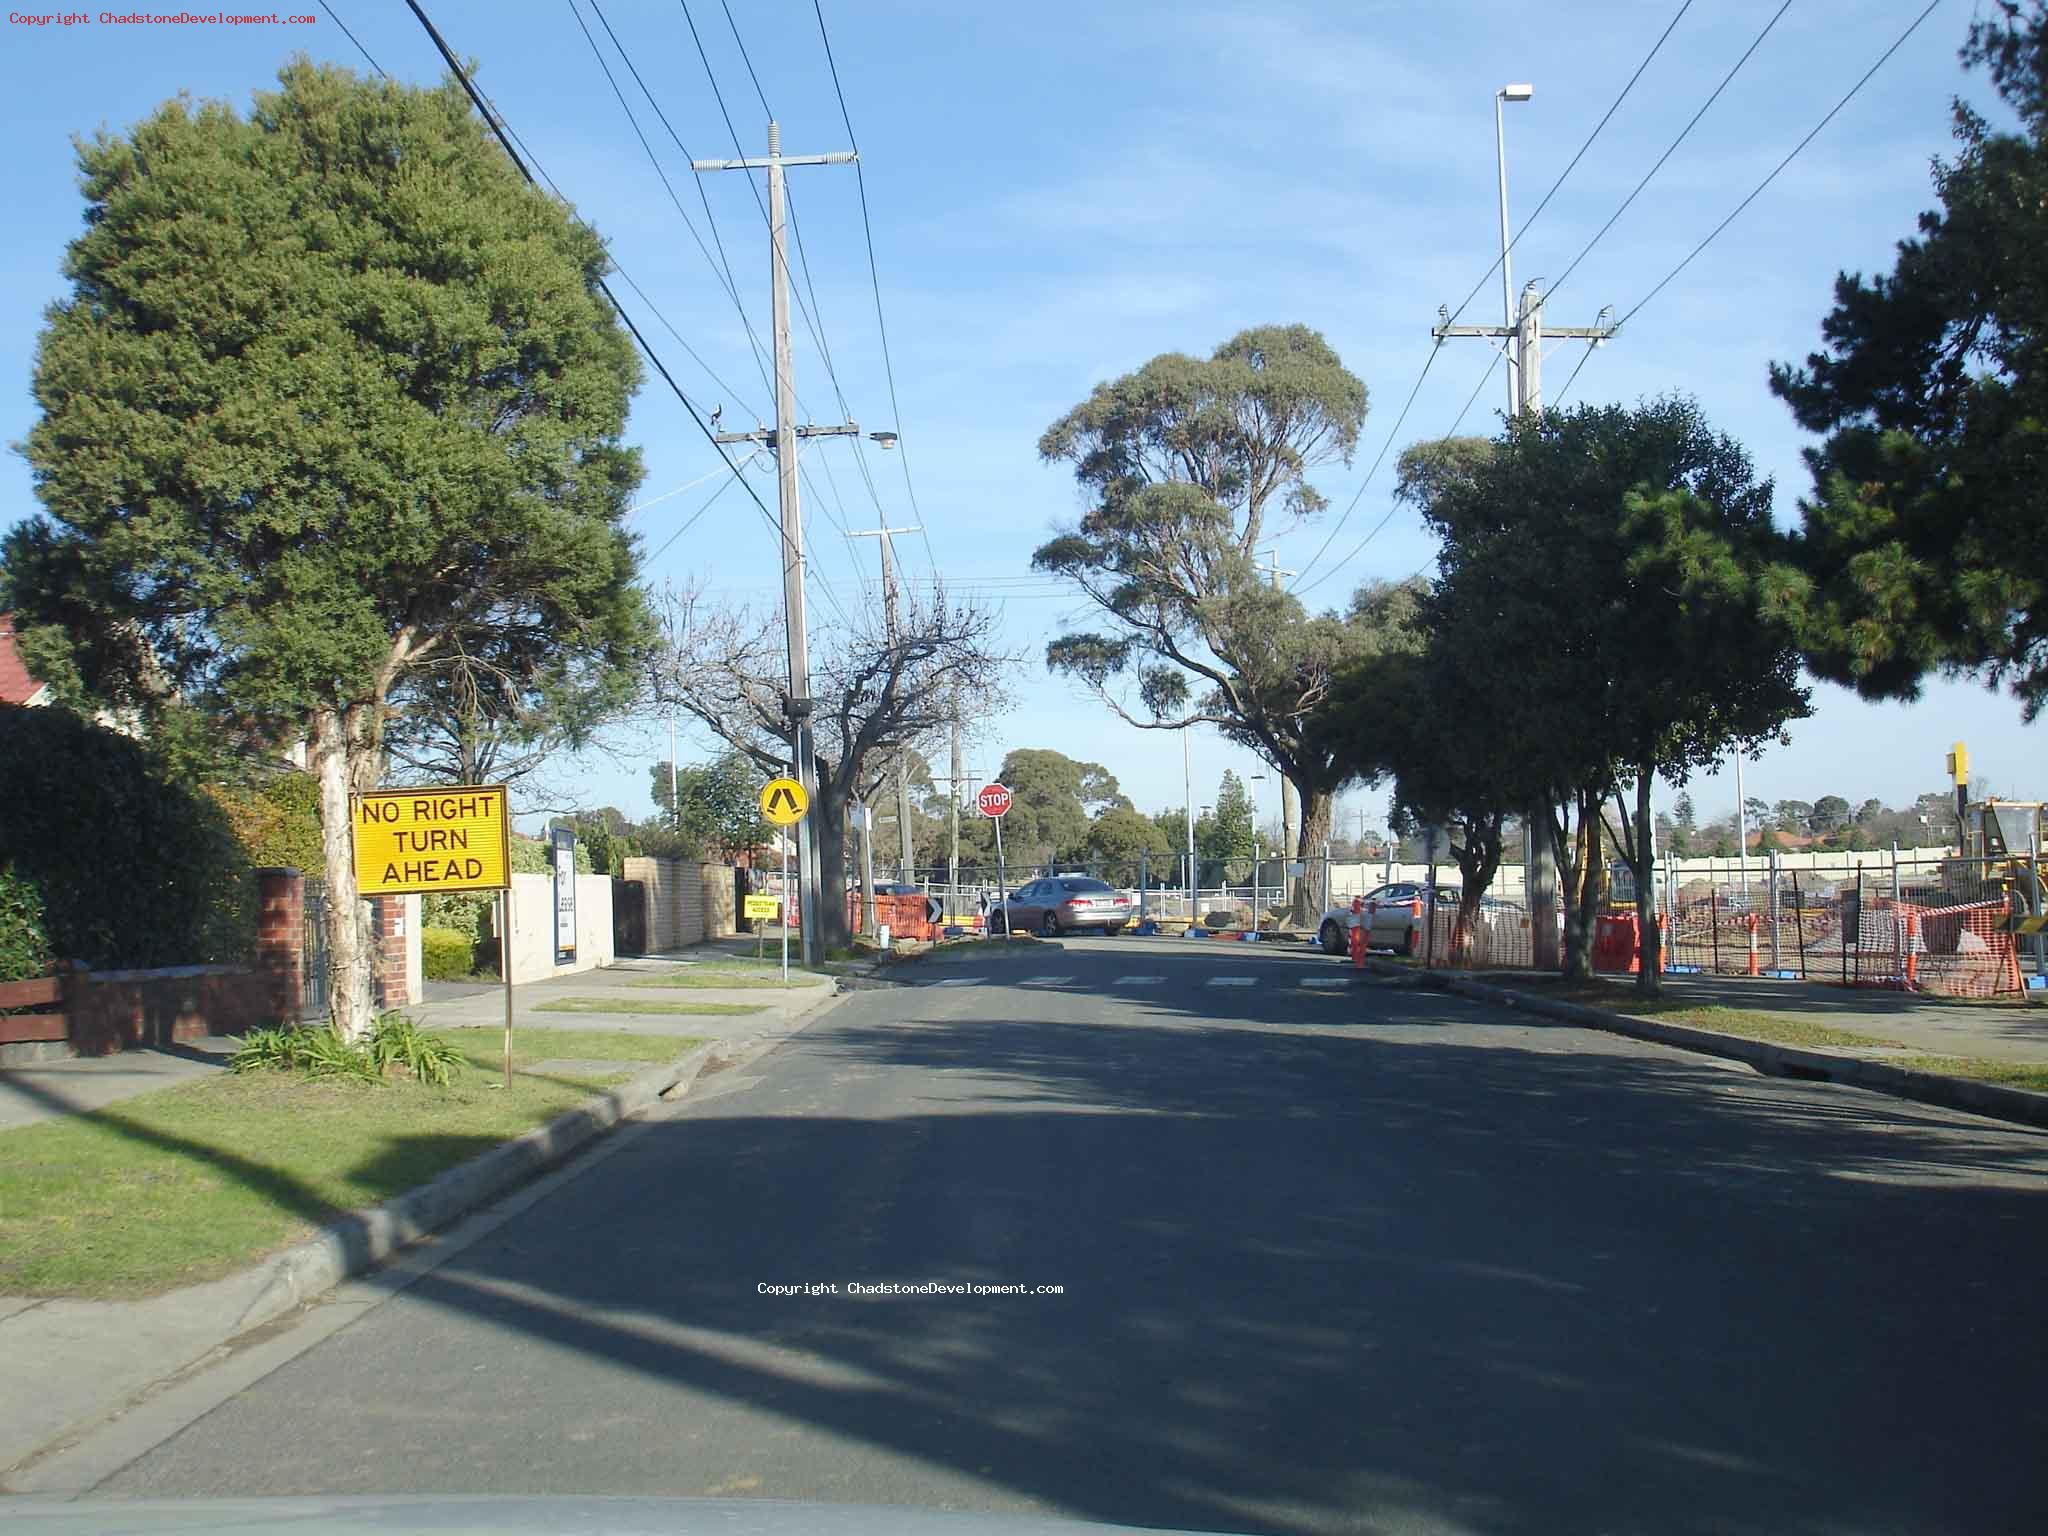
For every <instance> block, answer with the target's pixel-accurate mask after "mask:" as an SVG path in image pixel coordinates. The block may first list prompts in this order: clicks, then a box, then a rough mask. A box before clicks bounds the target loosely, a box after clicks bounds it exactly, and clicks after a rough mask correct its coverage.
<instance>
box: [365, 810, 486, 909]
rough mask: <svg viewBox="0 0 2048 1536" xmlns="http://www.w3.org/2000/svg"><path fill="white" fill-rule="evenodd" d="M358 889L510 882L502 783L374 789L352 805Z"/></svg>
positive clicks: (385, 891) (381, 892) (482, 887)
mask: <svg viewBox="0 0 2048 1536" xmlns="http://www.w3.org/2000/svg"><path fill="white" fill-rule="evenodd" d="M349 831H350V833H351V834H352V835H353V840H354V846H355V860H356V889H357V890H358V891H360V892H361V893H362V894H363V895H365V896H400V895H412V894H415V893H427V892H433V891H496V890H502V889H503V888H504V887H505V886H506V885H508V884H510V883H511V875H512V819H511V817H510V816H508V815H507V814H506V806H505V786H504V785H502V784H458V785H450V786H448V787H446V788H439V789H379V790H372V791H370V792H369V793H368V794H362V795H357V796H355V797H354V800H353V803H352V804H351V805H350V806H349Z"/></svg>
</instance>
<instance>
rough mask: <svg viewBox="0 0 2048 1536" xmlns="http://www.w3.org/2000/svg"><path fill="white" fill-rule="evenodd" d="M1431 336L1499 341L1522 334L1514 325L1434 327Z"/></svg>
mask: <svg viewBox="0 0 2048 1536" xmlns="http://www.w3.org/2000/svg"><path fill="white" fill-rule="evenodd" d="M1429 334H1430V335H1432V336H1434V337H1435V338H1436V339H1437V340H1438V341H1442V340H1444V339H1445V338H1446V337H1450V336H1483V337H1486V338H1487V339H1489V340H1496V341H1498V340H1506V339H1509V338H1512V337H1515V336H1519V335H1520V334H1521V332H1520V331H1519V330H1517V329H1516V328H1515V327H1514V326H1512V325H1432V326H1431V327H1430V328H1429ZM1546 334H1548V335H1552V336H1554V335H1556V334H1557V332H1555V331H1549V332H1546Z"/></svg>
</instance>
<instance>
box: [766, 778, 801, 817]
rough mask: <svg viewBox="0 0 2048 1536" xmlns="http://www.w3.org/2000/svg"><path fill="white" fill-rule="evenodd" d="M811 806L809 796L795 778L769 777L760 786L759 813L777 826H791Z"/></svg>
mask: <svg viewBox="0 0 2048 1536" xmlns="http://www.w3.org/2000/svg"><path fill="white" fill-rule="evenodd" d="M810 808H811V797H810V796H809V795H807V794H805V793H804V787H803V785H801V784H799V783H798V782H797V781H796V780H795V779H770V780H769V781H768V782H767V783H766V784H763V785H762V786H761V814H762V815H763V816H766V817H767V818H768V819H769V820H770V821H772V822H774V823H775V825H776V826H778V827H793V826H795V825H796V824H797V823H798V822H800V821H802V820H803V819H804V812H805V811H808V810H809V809H810Z"/></svg>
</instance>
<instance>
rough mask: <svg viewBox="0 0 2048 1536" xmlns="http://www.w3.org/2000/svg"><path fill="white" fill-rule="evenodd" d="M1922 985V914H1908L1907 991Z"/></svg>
mask: <svg viewBox="0 0 2048 1536" xmlns="http://www.w3.org/2000/svg"><path fill="white" fill-rule="evenodd" d="M1919 984H1920V914H1919V913H1918V912H1908V913H1907V914H1906V990H1907V991H1909V992H1910V991H1912V990H1913V989H1914V988H1915V987H1917V986H1918V985H1919Z"/></svg>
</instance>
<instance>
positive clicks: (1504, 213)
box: [1493, 81, 1536, 416]
mask: <svg viewBox="0 0 2048 1536" xmlns="http://www.w3.org/2000/svg"><path fill="white" fill-rule="evenodd" d="M1535 94H1536V87H1535V86H1533V85H1530V84H1529V83H1528V82H1527V81H1519V82H1516V83H1515V84H1512V85H1504V86H1502V87H1501V88H1500V89H1499V90H1497V91H1495V92H1494V93H1493V152H1494V162H1495V164H1497V165H1498V166H1499V167H1500V323H1501V324H1502V325H1504V326H1507V327H1509V328H1510V329H1512V328H1513V327H1514V324H1515V278H1514V269H1513V267H1512V266H1511V265H1510V264H1509V261H1508V251H1509V248H1510V247H1511V246H1512V245H1513V244H1514V242H1513V241H1512V240H1511V239H1510V238H1509V237H1508V132H1507V124H1506V122H1505V121H1504V120H1503V118H1502V115H1501V108H1502V106H1504V105H1505V104H1506V103H1508V102H1510V101H1527V100H1528V99H1529V98H1530V97H1532V96H1534V95H1535ZM1518 374H1519V369H1518V368H1517V358H1516V356H1515V349H1514V347H1513V346H1512V345H1510V346H1509V348H1508V414H1509V415H1510V416H1512V415H1514V414H1515V412H1516V411H1518V410H1520V409H1521V406H1522V393H1521V391H1522V381H1521V379H1520V377H1519V376H1518Z"/></svg>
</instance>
